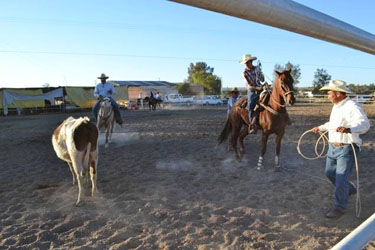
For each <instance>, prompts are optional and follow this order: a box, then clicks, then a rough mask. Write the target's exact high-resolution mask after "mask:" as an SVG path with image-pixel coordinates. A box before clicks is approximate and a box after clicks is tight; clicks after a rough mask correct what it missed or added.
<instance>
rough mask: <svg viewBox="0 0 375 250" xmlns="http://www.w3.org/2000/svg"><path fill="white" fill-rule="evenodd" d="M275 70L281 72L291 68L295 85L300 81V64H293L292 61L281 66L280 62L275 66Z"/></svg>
mask: <svg viewBox="0 0 375 250" xmlns="http://www.w3.org/2000/svg"><path fill="white" fill-rule="evenodd" d="M274 69H275V70H277V71H279V72H281V71H283V70H289V69H291V72H290V74H291V75H292V77H293V80H294V85H297V84H298V83H299V80H300V78H301V69H300V67H299V64H296V65H294V64H292V63H291V62H289V61H288V62H287V63H286V64H285V65H284V66H281V65H280V64H275V67H274Z"/></svg>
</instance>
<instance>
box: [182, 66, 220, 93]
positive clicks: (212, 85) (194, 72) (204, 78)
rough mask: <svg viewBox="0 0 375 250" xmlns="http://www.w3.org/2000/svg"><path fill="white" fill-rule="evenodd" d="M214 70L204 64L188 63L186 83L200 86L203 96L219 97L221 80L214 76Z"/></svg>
mask: <svg viewBox="0 0 375 250" xmlns="http://www.w3.org/2000/svg"><path fill="white" fill-rule="evenodd" d="M213 72H214V68H211V67H210V66H208V65H207V64H206V63H205V62H197V63H196V64H193V63H190V67H189V68H188V79H187V80H186V81H187V83H195V84H197V85H201V86H202V87H203V89H204V93H205V94H213V95H219V94H220V91H221V78H220V77H218V76H216V75H214V74H213Z"/></svg>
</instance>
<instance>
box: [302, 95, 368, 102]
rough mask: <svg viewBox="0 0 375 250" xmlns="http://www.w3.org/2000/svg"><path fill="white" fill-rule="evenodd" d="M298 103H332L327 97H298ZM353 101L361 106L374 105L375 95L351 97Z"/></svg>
mask: <svg viewBox="0 0 375 250" xmlns="http://www.w3.org/2000/svg"><path fill="white" fill-rule="evenodd" d="M295 97H296V100H297V103H330V100H329V99H328V97H327V95H310V96H308V95H296V96H295ZM349 97H350V98H351V99H352V100H355V101H357V102H359V103H361V104H374V103H375V97H374V95H349Z"/></svg>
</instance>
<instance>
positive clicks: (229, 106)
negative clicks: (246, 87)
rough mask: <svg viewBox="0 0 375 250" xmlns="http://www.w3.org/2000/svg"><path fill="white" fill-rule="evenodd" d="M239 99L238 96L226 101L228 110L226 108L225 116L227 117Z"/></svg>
mask: <svg viewBox="0 0 375 250" xmlns="http://www.w3.org/2000/svg"><path fill="white" fill-rule="evenodd" d="M240 98H241V95H238V96H237V97H230V98H229V99H228V108H227V116H229V114H230V111H231V110H232V107H233V105H234V104H235V103H236V101H237V100H238V99H240Z"/></svg>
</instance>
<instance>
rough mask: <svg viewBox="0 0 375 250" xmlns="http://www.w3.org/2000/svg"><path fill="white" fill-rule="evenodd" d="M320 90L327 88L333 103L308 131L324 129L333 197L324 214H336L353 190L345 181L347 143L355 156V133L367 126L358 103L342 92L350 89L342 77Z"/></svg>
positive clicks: (349, 162) (350, 162)
mask: <svg viewBox="0 0 375 250" xmlns="http://www.w3.org/2000/svg"><path fill="white" fill-rule="evenodd" d="M320 90H327V91H328V92H327V94H328V99H329V100H330V101H331V102H332V103H333V108H332V111H331V116H330V118H329V122H326V123H325V124H323V125H320V126H319V127H314V128H313V129H312V131H313V132H315V133H318V132H320V131H328V137H329V147H328V153H327V160H326V168H325V174H326V176H327V177H328V179H329V180H330V181H331V182H332V184H333V185H335V198H334V204H333V209H331V210H330V211H329V212H328V213H327V214H326V217H327V218H339V217H340V216H341V215H343V214H344V212H345V209H346V206H347V204H348V200H349V196H350V195H352V194H355V193H356V192H357V190H356V186H355V185H354V184H353V183H351V182H349V177H350V174H351V173H352V171H353V168H354V163H355V161H354V154H353V148H352V146H351V143H353V146H354V149H355V153H356V155H357V157H358V155H359V147H360V146H361V144H362V140H361V139H360V138H359V135H360V134H364V133H366V132H367V131H368V130H369V129H370V123H369V120H368V118H367V115H366V113H365V112H364V111H363V109H362V107H361V105H360V104H359V103H358V102H356V101H354V100H351V99H350V98H349V97H348V96H347V95H346V94H348V93H352V91H351V90H350V89H348V88H347V87H346V83H345V82H344V81H340V80H331V81H330V82H329V84H328V85H326V86H324V87H323V88H321V89H320Z"/></svg>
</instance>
